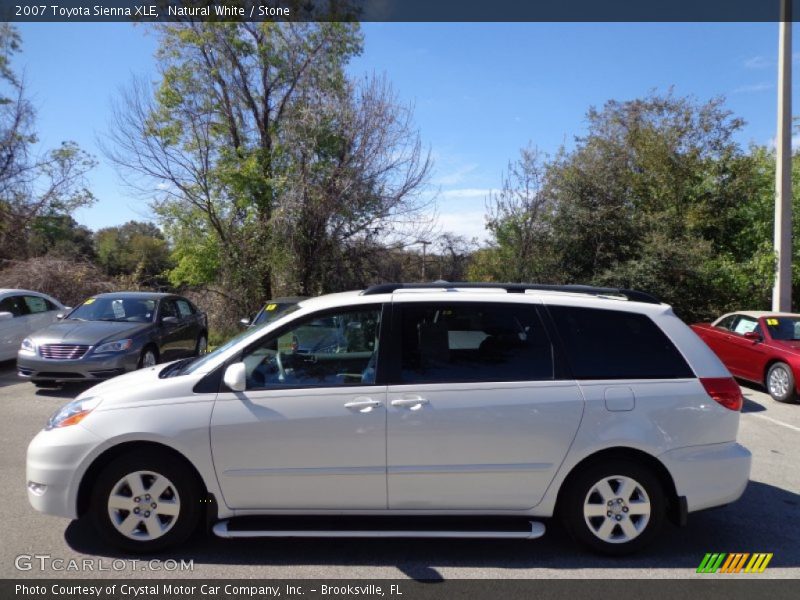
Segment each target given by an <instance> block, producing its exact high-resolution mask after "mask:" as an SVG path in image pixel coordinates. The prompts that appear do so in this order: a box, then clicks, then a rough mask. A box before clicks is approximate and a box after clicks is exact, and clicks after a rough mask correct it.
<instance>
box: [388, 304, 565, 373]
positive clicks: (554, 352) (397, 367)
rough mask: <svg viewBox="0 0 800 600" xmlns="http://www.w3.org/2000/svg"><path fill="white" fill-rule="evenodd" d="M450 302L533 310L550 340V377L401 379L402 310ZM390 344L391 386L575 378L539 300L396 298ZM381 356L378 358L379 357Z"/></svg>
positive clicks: (389, 371)
mask: <svg viewBox="0 0 800 600" xmlns="http://www.w3.org/2000/svg"><path fill="white" fill-rule="evenodd" d="M453 305H464V306H482V307H485V306H487V305H490V306H510V307H514V306H520V307H525V308H528V309H531V310H533V311H534V314H535V315H536V316H537V318H538V319H539V322H540V324H541V325H542V330H543V332H544V335H545V337H546V338H547V340H548V341H549V342H550V348H551V357H552V361H553V377H552V378H549V379H515V380H502V381H501V380H495V379H479V380H474V381H454V380H452V381H451V380H448V381H432V382H409V381H403V378H402V369H403V364H402V363H403V357H402V352H403V350H402V344H401V341H402V328H403V312H404V309H405V308H406V307H416V306H423V307H432V306H440V307H443V306H453ZM391 340H392V341H391V343H390V344H389V346H390V348H389V352H388V354H389V356H388V360H387V363H388V364H387V365H386V366H387V368H386V369H385V372H386V375H387V379H386V383H387V384H388V385H391V386H417V387H419V386H431V385H446V386H451V385H456V384H457V385H468V384H478V385H486V384H495V383H515V384H520V385H524V384H529V383H539V384H541V383H545V384H546V383H552V382H554V381H571V380H573V379H574V378H573V377H572V376H571V374H570V373H569V371H568V368H567V363H566V361H565V360H564V358H563V353H562V350H561V348H560V347H559V344H558V343H557V342H556V340H555V339H554V335H553V328H552V325H551V323H550V322H549V316H548V315H546V314H545V311H543V310H542V306H541V305H540V304H538V303H533V302H531V303H528V302H502V301H498V300H494V299H492V300H489V301H486V302H480V303H477V302H475V301H474V300H458V299H447V300H424V301H422V302H414V301H398V300H395V301H393V303H392V321H391ZM379 359H380V357H379Z"/></svg>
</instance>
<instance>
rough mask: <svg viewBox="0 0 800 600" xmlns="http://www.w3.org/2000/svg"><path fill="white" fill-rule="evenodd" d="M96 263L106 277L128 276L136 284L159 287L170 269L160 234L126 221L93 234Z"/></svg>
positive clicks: (168, 257) (169, 262)
mask: <svg viewBox="0 0 800 600" xmlns="http://www.w3.org/2000/svg"><path fill="white" fill-rule="evenodd" d="M95 247H96V252H97V263H98V264H99V265H100V266H101V267H102V268H103V270H105V272H106V273H107V274H108V275H111V276H119V275H126V276H130V277H131V278H132V279H133V281H134V282H135V283H138V284H145V285H159V284H161V283H164V279H165V274H166V271H167V270H168V269H169V268H170V267H171V266H172V262H171V260H170V250H169V247H168V245H167V242H166V240H165V239H164V235H163V234H162V233H161V230H160V229H159V228H158V227H156V226H155V225H153V224H152V223H143V222H139V221H128V222H127V223H125V224H124V225H120V226H118V227H106V228H104V229H100V230H99V231H98V232H97V233H96V234H95Z"/></svg>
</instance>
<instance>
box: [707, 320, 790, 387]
mask: <svg viewBox="0 0 800 600" xmlns="http://www.w3.org/2000/svg"><path fill="white" fill-rule="evenodd" d="M692 329H693V330H694V331H695V333H696V334H697V335H699V336H700V337H701V338H702V339H703V341H704V342H705V343H706V344H708V346H709V347H710V348H711V349H712V350H713V351H714V352H715V353H716V355H717V356H719V358H720V359H721V360H722V362H723V363H724V364H725V366H726V367H728V370H729V371H730V372H731V374H733V375H734V376H735V377H739V378H741V379H746V380H747V381H752V382H755V383H758V384H760V385H763V386H764V387H765V388H766V389H767V391H768V392H769V395H770V396H772V397H773V398H774V399H775V400H777V401H778V402H796V401H797V397H798V389H797V382H798V381H800V314H792V313H773V312H766V311H741V312H736V313H729V314H727V315H723V316H721V317H720V318H719V319H717V320H716V321H714V322H713V323H697V324H695V325H692Z"/></svg>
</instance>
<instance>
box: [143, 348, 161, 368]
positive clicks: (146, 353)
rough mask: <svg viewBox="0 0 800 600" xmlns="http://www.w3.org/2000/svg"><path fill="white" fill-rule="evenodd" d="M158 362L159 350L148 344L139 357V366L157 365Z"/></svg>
mask: <svg viewBox="0 0 800 600" xmlns="http://www.w3.org/2000/svg"><path fill="white" fill-rule="evenodd" d="M157 364H158V351H157V350H156V349H155V348H153V346H147V347H146V348H145V349H144V350H142V355H141V356H140V357H139V368H140V369H146V368H147V367H155V366H156V365H157Z"/></svg>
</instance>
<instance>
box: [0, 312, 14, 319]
mask: <svg viewBox="0 0 800 600" xmlns="http://www.w3.org/2000/svg"><path fill="white" fill-rule="evenodd" d="M13 318H14V315H13V314H12V313H10V312H6V311H3V312H0V321H8V320H9V319H13Z"/></svg>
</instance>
